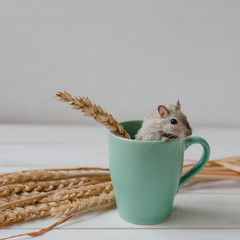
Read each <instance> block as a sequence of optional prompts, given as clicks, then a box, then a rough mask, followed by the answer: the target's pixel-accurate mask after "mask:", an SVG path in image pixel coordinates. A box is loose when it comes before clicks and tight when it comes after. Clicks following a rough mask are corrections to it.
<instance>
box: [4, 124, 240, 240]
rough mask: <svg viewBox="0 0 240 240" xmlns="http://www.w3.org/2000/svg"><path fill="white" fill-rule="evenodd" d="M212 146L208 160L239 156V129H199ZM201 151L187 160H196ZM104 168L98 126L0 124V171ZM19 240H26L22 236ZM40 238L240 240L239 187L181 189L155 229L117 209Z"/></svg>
mask: <svg viewBox="0 0 240 240" xmlns="http://www.w3.org/2000/svg"><path fill="white" fill-rule="evenodd" d="M194 135H198V136H202V137H203V138H205V139H206V140H207V141H208V142H209V144H210V146H211V159H216V158H220V157H230V156H236V155H240V129H234V128H230V129H222V128H221V129H220V128H215V129H210V128H208V129H207V128H198V129H196V130H195V132H194ZM200 155H201V147H200V146H197V145H196V146H192V147H191V148H190V149H189V150H188V151H187V152H186V158H191V159H199V157H200ZM83 166H87V167H93V166H94V167H97V166H99V167H108V156H107V131H106V130H105V129H104V127H102V126H98V125H94V126H46V125H45V126H44V125H0V167H1V168H0V171H1V172H2V173H3V172H12V171H20V170H26V169H38V168H51V167H52V168H56V167H58V168H62V167H83ZM54 222H56V219H43V220H34V221H30V222H26V223H21V224H14V225H11V226H8V227H4V228H1V229H0V238H3V237H7V236H10V235H14V234H20V233H27V232H31V231H37V230H39V229H40V228H43V227H47V226H49V225H51V224H52V223H54ZM21 239H29V237H22V238H21ZM39 239H68V240H70V239H81V240H83V239H88V240H90V239H104V240H106V239H111V240H114V239H131V240H134V239H137V240H139V239H140V240H141V239H178V240H181V239H184V240H186V239H194V240H198V239H228V240H231V239H240V182H238V181H230V180H228V181H215V182H208V183H198V184H195V185H192V186H185V187H184V188H183V189H182V190H181V191H180V192H179V193H178V194H177V195H176V197H175V201H174V210H173V212H172V215H171V217H170V218H169V219H168V220H167V221H165V222H163V223H161V224H156V225H134V224H130V223H127V222H124V221H123V220H121V219H120V217H119V216H118V213H117V210H116V209H114V210H110V211H107V212H96V213H91V214H86V215H84V216H81V217H77V218H75V219H72V220H70V221H68V222H66V223H65V224H62V225H60V226H59V227H57V228H56V229H55V230H52V231H50V232H48V233H46V234H45V235H43V236H41V237H39Z"/></svg>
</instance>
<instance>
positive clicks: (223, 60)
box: [0, 0, 240, 126]
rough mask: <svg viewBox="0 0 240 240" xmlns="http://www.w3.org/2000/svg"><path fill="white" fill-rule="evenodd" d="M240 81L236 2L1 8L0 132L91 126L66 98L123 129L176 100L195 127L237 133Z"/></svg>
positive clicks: (85, 2)
mask: <svg viewBox="0 0 240 240" xmlns="http://www.w3.org/2000/svg"><path fill="white" fill-rule="evenodd" d="M239 76H240V1H234V0H225V1H221V0H202V1H195V0H183V1H177V0H176V1H170V0H168V1H158V0H156V1H153V0H148V1H140V0H121V1H120V0H118V1H114V0H101V1H99V0H38V1H30V0H29V1H27V0H22V1H9V0H2V1H1V2H0V81H1V87H0V123H34V124H35V123H44V124H45V123H47V124H49V123H50V124H81V123H91V124H93V123H94V121H93V120H92V119H89V118H86V117H84V116H83V114H82V113H81V112H77V111H74V110H71V108H70V107H69V106H67V104H65V103H60V102H56V101H55V100H53V99H51V98H50V97H51V96H52V95H54V93H55V91H57V90H66V91H69V92H70V93H71V94H73V95H77V96H78V95H84V96H88V97H89V98H90V99H91V100H92V101H94V102H95V103H97V104H99V105H101V106H102V107H104V108H105V109H106V110H107V111H108V112H109V113H112V114H113V115H114V117H115V118H116V119H117V120H119V121H122V120H128V119H141V118H143V117H144V115H145V114H146V113H147V112H148V111H150V110H151V109H152V108H154V107H156V106H158V105H159V104H164V103H168V102H175V101H176V100H177V99H180V100H181V102H182V106H183V111H184V112H185V113H186V114H187V115H188V117H189V119H190V121H191V123H192V125H193V126H240V110H239V108H240V104H239V99H240V97H239V93H240V83H239V82H240V79H239ZM94 124H96V123H94Z"/></svg>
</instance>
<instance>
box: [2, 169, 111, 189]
mask: <svg viewBox="0 0 240 240" xmlns="http://www.w3.org/2000/svg"><path fill="white" fill-rule="evenodd" d="M106 173H107V174H108V173H109V171H108V169H104V168H76V169H43V170H30V171H21V172H14V173H5V174H0V186H5V185H9V184H14V183H25V182H28V181H47V180H48V181H49V180H60V179H66V178H76V177H90V176H93V175H99V176H100V175H104V174H105V175H106Z"/></svg>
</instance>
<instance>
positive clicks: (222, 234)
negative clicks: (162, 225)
mask: <svg viewBox="0 0 240 240" xmlns="http://www.w3.org/2000/svg"><path fill="white" fill-rule="evenodd" d="M36 230H37V229H36ZM36 230H34V231H36ZM31 231H33V229H17V230H15V229H13V230H11V231H9V230H5V229H1V231H0V237H1V238H3V237H8V236H12V235H16V234H20V233H27V232H31ZM239 236H240V230H238V229H237V230H236V229H201V230H192V229H171V230H168V229H147V230H146V229H121V230H119V229H101V230H99V229H97V230H95V229H91V230H89V229H68V230H67V229H64V230H63V229H54V230H52V231H50V232H48V233H45V234H44V235H42V236H40V237H38V238H37V239H41V240H42V239H68V240H71V239H73V240H75V239H81V240H95V239H98V240H106V239H111V240H129V239H131V240H139V239H151V240H170V239H177V240H192V239H194V240H202V239H212V240H215V239H218V240H219V239H233V240H234V239H236V240H237V239H239ZM17 239H31V238H29V237H21V238H17Z"/></svg>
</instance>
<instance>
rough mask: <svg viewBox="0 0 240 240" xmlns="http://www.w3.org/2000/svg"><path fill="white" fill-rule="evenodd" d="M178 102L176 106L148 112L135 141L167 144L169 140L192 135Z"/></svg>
mask: <svg viewBox="0 0 240 240" xmlns="http://www.w3.org/2000/svg"><path fill="white" fill-rule="evenodd" d="M180 109H181V105H180V102H179V101H177V103H176V105H174V104H167V105H166V106H163V105H159V106H158V108H157V109H154V110H153V111H152V112H150V113H149V114H148V115H147V116H146V117H145V118H144V121H143V124H142V127H141V128H140V129H139V131H138V133H137V134H136V136H135V137H136V138H135V139H136V140H144V141H148V140H150V141H151V140H152V141H153V140H163V141H165V142H168V141H169V140H170V138H174V137H179V138H186V137H188V136H190V135H192V129H191V127H190V125H189V122H188V120H187V117H186V116H185V115H184V114H183V113H182V111H181V110H180Z"/></svg>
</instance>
